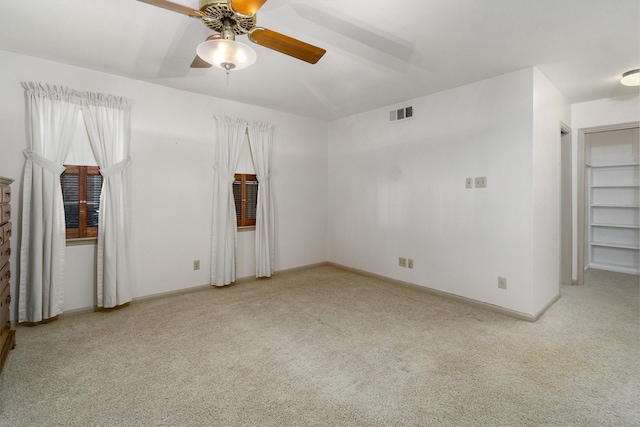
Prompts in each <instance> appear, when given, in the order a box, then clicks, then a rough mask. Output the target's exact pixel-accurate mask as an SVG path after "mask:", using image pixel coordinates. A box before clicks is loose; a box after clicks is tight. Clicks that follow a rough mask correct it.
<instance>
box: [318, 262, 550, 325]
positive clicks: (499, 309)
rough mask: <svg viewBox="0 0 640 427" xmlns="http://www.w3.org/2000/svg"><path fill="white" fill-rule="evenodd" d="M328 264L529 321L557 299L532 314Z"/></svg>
mask: <svg viewBox="0 0 640 427" xmlns="http://www.w3.org/2000/svg"><path fill="white" fill-rule="evenodd" d="M328 264H329V265H330V266H332V267H336V268H340V269H343V270H347V271H350V272H352V273H356V274H360V275H361V276H366V277H371V278H374V279H379V280H383V281H385V282H389V283H392V284H394V285H400V286H406V287H410V288H412V289H418V290H421V291H423V292H427V293H430V294H432V295H437V296H441V297H443V298H447V299H450V300H452V301H458V302H462V303H464V304H467V305H469V306H472V307H476V308H481V309H484V310H489V311H492V312H494V313H498V314H504V315H506V316H509V317H513V318H516V319H519V320H525V321H527V322H535V321H536V320H538V319H539V318H540V316H542V314H544V312H545V311H546V310H547V309H548V308H549V307H551V305H552V304H553V303H554V302H555V301H556V300H557V298H555V299H553V300H552V301H550V302H549V303H547V305H545V307H543V309H541V310H540V311H539V312H538V313H536V315H535V316H532V315H530V314H526V313H522V312H520V311H516V310H511V309H509V308H505V307H500V306H498V305H494V304H489V303H487V302H482V301H478V300H475V299H472V298H467V297H463V296H460V295H456V294H451V293H449V292H444V291H440V290H438V289H433V288H430V287H428V286H422V285H417V284H415V283H410V282H405V281H403V280H398V279H393V278H391V277H386V276H382V275H379V274H375V273H370V272H368V271H364V270H359V269H357V268H352V267H347V266H345V265H341V264H336V263H334V262H329V263H328ZM559 296H560V295H559V294H558V298H559Z"/></svg>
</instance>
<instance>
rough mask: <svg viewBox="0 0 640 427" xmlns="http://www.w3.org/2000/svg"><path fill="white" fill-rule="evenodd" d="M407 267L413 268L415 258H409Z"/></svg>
mask: <svg viewBox="0 0 640 427" xmlns="http://www.w3.org/2000/svg"><path fill="white" fill-rule="evenodd" d="M407 267H409V268H413V260H412V259H411V258H409V259H408V260H407Z"/></svg>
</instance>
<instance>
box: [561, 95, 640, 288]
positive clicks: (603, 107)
mask: <svg viewBox="0 0 640 427" xmlns="http://www.w3.org/2000/svg"><path fill="white" fill-rule="evenodd" d="M638 120H640V96H639V95H638V94H636V95H627V96H620V97H615V98H607V99H599V100H597V101H590V102H582V103H579V104H573V105H571V131H572V132H571V144H572V157H573V168H572V169H573V190H572V191H573V269H572V270H573V280H577V279H578V267H577V265H578V208H577V206H578V134H579V131H580V129H585V128H591V127H598V126H608V125H617V124H622V123H631V122H638Z"/></svg>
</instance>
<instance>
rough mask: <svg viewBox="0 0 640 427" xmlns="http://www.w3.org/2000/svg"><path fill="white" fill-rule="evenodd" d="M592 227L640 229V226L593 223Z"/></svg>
mask: <svg viewBox="0 0 640 427" xmlns="http://www.w3.org/2000/svg"><path fill="white" fill-rule="evenodd" d="M591 226H592V227H608V228H637V229H640V225H633V224H599V223H592V224H591Z"/></svg>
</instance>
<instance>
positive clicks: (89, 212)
mask: <svg viewBox="0 0 640 427" xmlns="http://www.w3.org/2000/svg"><path fill="white" fill-rule="evenodd" d="M65 167H66V169H65V171H64V172H63V173H62V175H60V184H61V185H62V199H63V202H64V217H65V227H66V235H67V239H77V238H82V237H97V236H98V215H99V213H100V193H101V191H102V175H100V169H99V168H98V167H97V166H65Z"/></svg>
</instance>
